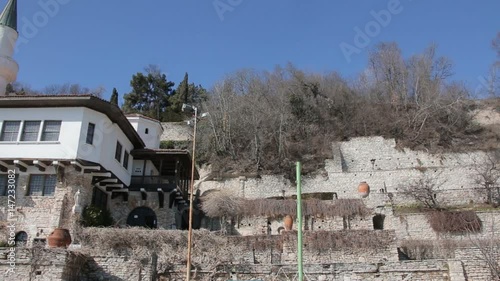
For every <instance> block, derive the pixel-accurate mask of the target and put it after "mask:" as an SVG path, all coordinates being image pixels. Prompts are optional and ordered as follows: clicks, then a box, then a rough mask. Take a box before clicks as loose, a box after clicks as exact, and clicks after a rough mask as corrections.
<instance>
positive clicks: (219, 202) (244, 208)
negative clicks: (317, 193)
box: [202, 192, 370, 217]
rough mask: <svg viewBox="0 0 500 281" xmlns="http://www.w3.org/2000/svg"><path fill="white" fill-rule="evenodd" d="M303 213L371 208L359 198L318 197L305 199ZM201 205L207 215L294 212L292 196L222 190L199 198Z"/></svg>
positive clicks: (348, 213)
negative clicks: (246, 196) (247, 194)
mask: <svg viewBox="0 0 500 281" xmlns="http://www.w3.org/2000/svg"><path fill="white" fill-rule="evenodd" d="M302 208H303V209H302V211H303V212H302V213H303V215H304V216H321V217H354V216H362V217H364V216H366V215H368V214H369V213H370V210H369V209H368V208H367V207H366V206H365V205H364V203H363V201H362V200H359V199H338V200H335V201H323V200H318V199H310V200H304V201H303V206H302ZM202 209H203V211H204V212H205V214H206V215H207V216H209V217H223V216H240V217H256V216H265V217H282V216H285V215H291V216H294V217H296V215H297V202H296V201H295V200H290V199H288V200H276V199H252V200H248V199H242V198H238V197H235V196H232V195H230V194H227V193H225V192H213V193H211V194H209V195H208V196H207V197H206V198H203V199H202Z"/></svg>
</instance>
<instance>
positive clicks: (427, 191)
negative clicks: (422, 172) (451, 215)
mask: <svg viewBox="0 0 500 281" xmlns="http://www.w3.org/2000/svg"><path fill="white" fill-rule="evenodd" d="M443 184H444V182H441V183H438V181H437V179H436V178H431V177H427V176H426V177H422V178H420V179H418V180H416V181H414V182H412V183H410V184H409V185H407V186H402V187H401V188H402V189H403V194H404V195H406V196H408V197H410V198H412V199H414V200H415V201H416V202H418V203H420V204H422V205H423V206H424V207H426V208H428V209H433V210H440V209H442V205H443V202H442V200H441V199H440V198H438V194H439V187H441V186H442V185H443Z"/></svg>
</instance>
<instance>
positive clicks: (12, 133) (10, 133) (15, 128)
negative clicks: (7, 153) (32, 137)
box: [0, 121, 21, 141]
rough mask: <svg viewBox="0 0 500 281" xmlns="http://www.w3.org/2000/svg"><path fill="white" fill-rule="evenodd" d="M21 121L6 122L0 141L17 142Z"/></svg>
mask: <svg viewBox="0 0 500 281" xmlns="http://www.w3.org/2000/svg"><path fill="white" fill-rule="evenodd" d="M20 127H21V121H4V122H3V126H2V134H1V135H0V141H17V136H18V135H19V128H20Z"/></svg>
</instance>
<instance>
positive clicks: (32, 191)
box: [28, 175, 57, 196]
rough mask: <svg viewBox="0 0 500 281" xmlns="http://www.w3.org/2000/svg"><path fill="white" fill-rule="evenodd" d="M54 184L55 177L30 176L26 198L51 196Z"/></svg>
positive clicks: (55, 182) (54, 187)
mask: <svg viewBox="0 0 500 281" xmlns="http://www.w3.org/2000/svg"><path fill="white" fill-rule="evenodd" d="M56 184H57V176H56V175H31V176H30V182H29V186H28V196H53V195H54V192H55V189H56Z"/></svg>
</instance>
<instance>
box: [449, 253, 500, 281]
mask: <svg viewBox="0 0 500 281" xmlns="http://www.w3.org/2000/svg"><path fill="white" fill-rule="evenodd" d="M495 250H496V251H495V252H492V253H493V255H492V258H494V259H495V260H496V262H497V263H498V262H499V261H500V251H499V249H495ZM455 258H456V259H458V260H462V261H463V264H464V270H465V276H466V278H467V280H474V281H491V280H495V279H494V278H493V277H492V275H491V271H490V269H489V267H488V266H487V264H486V260H485V258H484V256H483V254H482V253H481V250H480V249H479V248H461V249H457V250H455ZM497 277H500V276H497Z"/></svg>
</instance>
